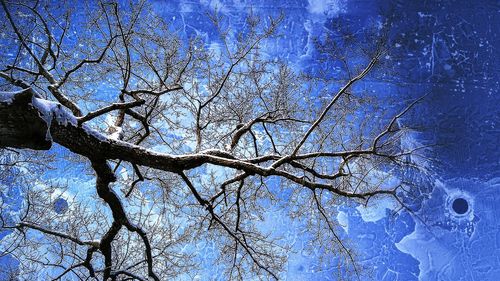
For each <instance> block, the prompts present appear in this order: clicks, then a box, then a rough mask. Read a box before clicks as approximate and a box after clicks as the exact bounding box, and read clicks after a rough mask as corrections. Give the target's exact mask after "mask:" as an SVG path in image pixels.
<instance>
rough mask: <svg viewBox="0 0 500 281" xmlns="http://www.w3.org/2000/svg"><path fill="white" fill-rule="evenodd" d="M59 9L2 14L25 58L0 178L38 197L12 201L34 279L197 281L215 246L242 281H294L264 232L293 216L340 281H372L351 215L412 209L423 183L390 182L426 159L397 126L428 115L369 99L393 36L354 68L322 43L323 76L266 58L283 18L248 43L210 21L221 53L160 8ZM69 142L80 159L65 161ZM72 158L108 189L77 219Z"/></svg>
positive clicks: (270, 21)
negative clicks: (353, 239) (381, 204)
mask: <svg viewBox="0 0 500 281" xmlns="http://www.w3.org/2000/svg"><path fill="white" fill-rule="evenodd" d="M53 2H54V1H47V2H44V1H36V3H23V2H16V1H14V2H7V1H5V0H1V4H2V8H3V15H4V16H5V21H4V22H3V25H4V26H2V30H4V33H3V34H2V36H3V39H2V43H3V46H2V48H4V49H5V53H10V54H12V56H7V55H5V56H2V57H1V69H2V70H1V71H0V77H1V79H2V81H3V82H2V83H3V84H2V86H1V87H2V88H3V91H4V92H2V94H1V96H0V97H1V98H0V132H1V135H2V136H1V138H0V146H1V147H4V148H5V149H4V150H3V151H2V153H3V156H4V157H3V160H2V164H1V165H2V166H1V168H2V173H8V172H9V173H16V172H17V177H15V178H16V180H24V181H25V185H24V186H25V188H24V189H23V190H24V191H23V198H24V201H23V204H22V208H21V210H20V211H17V212H16V213H13V212H7V211H6V210H7V206H6V204H5V202H3V201H2V204H3V205H2V210H3V211H2V229H3V230H9V231H11V232H10V234H9V236H7V237H6V238H5V239H3V240H2V242H1V243H2V251H3V253H4V254H10V255H12V256H13V257H15V258H16V259H17V260H18V261H19V266H18V269H17V270H18V271H17V273H18V276H19V277H20V278H22V279H28V278H30V276H35V277H36V276H39V274H40V272H42V270H45V269H47V268H50V269H51V270H52V271H43V272H46V273H45V274H47V275H49V276H48V278H52V279H53V280H59V279H64V278H70V277H71V278H75V279H85V280H88V278H89V277H90V278H91V279H92V278H94V279H103V280H108V279H111V280H130V279H137V280H149V279H152V280H167V279H170V278H180V279H183V278H184V279H192V278H194V276H195V274H196V272H197V270H198V269H199V267H200V264H199V258H197V257H196V255H197V253H196V245H199V244H200V243H203V242H210V243H213V244H214V245H215V247H214V248H215V249H216V252H215V253H214V254H213V261H212V262H213V263H214V264H220V265H221V268H222V269H223V270H224V274H225V275H226V276H227V278H228V279H231V280H232V279H237V280H241V279H248V278H249V277H255V276H258V277H259V279H280V276H281V274H282V272H283V270H284V268H283V266H284V265H285V264H286V257H287V255H288V253H289V252H290V251H292V250H293V249H292V248H293V247H292V246H291V244H290V243H289V242H287V240H286V239H285V238H286V237H284V235H283V230H279V229H273V228H272V227H271V228H269V227H267V228H266V227H265V226H264V224H266V223H267V224H269V223H270V222H269V219H266V215H267V214H268V212H270V211H278V210H279V211H282V212H283V213H285V214H287V216H288V217H289V219H290V220H297V221H300V222H301V225H303V227H304V229H305V230H306V231H307V232H308V233H309V234H310V237H312V238H311V241H312V242H311V248H314V247H318V248H321V249H322V250H321V251H322V254H323V256H325V257H331V256H332V255H333V256H335V257H337V258H338V259H337V260H338V263H339V266H340V272H343V273H348V272H351V273H355V274H357V275H358V276H359V274H362V273H361V272H360V269H359V267H358V266H357V264H356V261H355V256H354V253H353V251H352V249H351V247H349V245H348V241H344V240H343V239H341V237H340V235H339V234H338V230H339V225H338V223H337V222H336V221H335V220H334V219H333V218H334V217H335V214H336V212H337V211H336V207H337V206H339V205H341V204H350V203H351V202H355V203H359V202H361V203H365V204H366V203H367V202H368V200H370V199H371V198H372V197H376V196H390V197H393V198H395V199H396V200H398V201H399V202H401V201H400V197H399V196H400V191H401V192H402V188H404V187H405V186H407V184H406V183H404V182H403V181H397V182H396V183H395V181H394V180H392V178H393V176H394V174H395V173H397V171H401V170H402V169H406V168H407V167H408V166H411V165H412V163H411V162H410V161H408V157H407V156H408V155H410V154H412V153H415V151H416V150H417V149H418V148H413V149H411V150H408V149H403V148H401V147H400V146H398V145H397V142H398V141H399V139H400V138H401V137H402V136H403V135H404V133H405V130H404V128H400V127H398V124H399V123H398V121H399V119H400V118H401V117H402V115H403V114H405V113H406V112H407V111H408V110H409V109H410V108H411V107H412V106H413V105H414V104H415V103H416V101H415V102H407V104H406V106H403V107H401V108H400V110H398V111H395V110H388V111H385V110H383V107H380V106H379V105H380V103H379V101H377V99H376V98H375V96H374V95H373V94H372V93H366V92H364V91H363V88H362V87H359V85H361V83H362V82H361V81H362V80H364V79H367V78H369V77H371V78H373V79H375V78H377V77H380V75H383V74H382V73H383V72H384V68H383V67H380V66H379V63H380V61H381V60H382V59H383V56H384V48H383V47H384V43H383V40H381V39H380V38H383V35H382V34H380V32H379V34H378V35H379V36H377V37H375V38H370V40H368V41H367V42H366V44H362V46H361V45H359V46H357V47H359V48H354V47H352V48H353V49H351V50H354V49H356V50H358V53H356V55H355V59H354V58H353V59H350V57H349V56H351V55H353V54H352V53H350V52H348V51H346V52H340V51H339V50H342V49H343V50H348V48H349V46H342V44H337V43H336V42H335V39H331V40H330V41H329V40H326V41H323V45H322V48H320V49H321V50H322V53H323V55H324V56H323V57H324V58H326V59H327V60H328V61H329V62H335V63H337V65H338V67H335V68H333V67H332V68H326V69H325V70H326V71H325V72H324V73H316V75H314V76H312V75H302V74H300V73H297V72H295V71H294V70H293V69H292V68H291V67H290V66H288V65H287V64H286V63H284V62H282V61H279V60H278V61H276V60H274V59H272V58H270V57H269V56H268V55H266V54H265V52H263V51H262V48H261V46H262V45H263V44H266V42H272V40H275V37H274V36H276V35H277V34H276V30H277V29H278V27H279V23H280V21H281V20H282V18H283V17H282V16H279V17H276V18H272V17H270V18H262V17H259V16H256V15H254V14H251V13H250V14H249V15H248V17H247V19H246V21H245V22H244V23H243V24H242V25H243V28H242V29H241V30H233V29H230V28H229V25H228V23H227V20H226V19H225V18H223V17H221V16H219V15H218V14H216V13H215V14H212V15H211V16H210V18H211V19H212V22H213V24H214V30H217V32H218V35H219V36H220V38H219V40H218V41H217V42H218V44H216V46H215V47H213V45H212V48H210V47H209V45H208V44H207V43H208V42H205V41H204V40H202V38H199V37H197V38H196V37H195V38H185V36H184V35H182V34H178V33H176V32H175V30H174V29H173V28H172V27H171V26H169V25H168V23H167V22H165V21H164V20H163V19H162V18H161V17H158V16H157V15H155V14H154V13H152V8H151V7H150V6H149V4H148V3H147V2H145V1H138V2H135V1H134V2H133V3H128V4H124V3H114V2H97V3H92V4H88V6H87V7H85V9H83V10H80V9H79V10H78V12H72V9H73V7H71V6H72V5H71V4H74V3H67V4H54V3H53ZM54 5H59V6H54ZM332 38H333V37H332ZM346 39H348V36H344V37H342V40H343V41H342V42H344V43H345V42H348V41H346ZM360 116H363V117H360ZM54 144H58V145H59V146H61V147H64V148H66V149H68V150H69V151H71V153H66V154H65V156H61V154H57V153H56V154H51V153H50V150H49V149H50V148H51V147H52V146H53V145H54ZM34 150H42V151H41V152H35V151H34ZM45 150H48V151H47V152H44V151H45ZM58 157H65V159H64V160H61V161H65V163H69V165H80V166H82V165H83V167H84V168H85V170H84V171H88V173H89V174H93V176H94V177H95V181H94V182H93V184H92V188H93V189H92V190H95V193H93V192H90V191H92V190H89V192H88V194H90V195H88V197H87V198H86V200H81V198H79V197H77V196H75V197H74V198H73V199H72V200H71V203H70V204H69V206H67V207H65V208H67V209H65V210H64V212H54V210H53V209H54V207H53V206H54V202H55V200H56V199H57V198H59V197H60V196H59V195H60V194H59V195H57V194H55V190H66V189H68V188H69V185H71V184H70V183H61V182H57V181H55V180H47V179H46V178H44V177H41V176H42V175H43V174H44V173H46V172H47V171H49V170H50V169H53V168H52V167H51V163H52V161H56V160H57V158H58ZM123 173H127V174H128V175H130V176H128V177H121V176H120V177H117V175H118V174H123ZM2 177H3V178H4V179H5V178H7V176H6V175H4V174H2ZM73 188H75V187H73ZM81 188H89V187H88V186H85V185H83V186H82V187H81ZM102 203H104V204H102ZM47 272H51V273H47ZM37 274H38V275H37Z"/></svg>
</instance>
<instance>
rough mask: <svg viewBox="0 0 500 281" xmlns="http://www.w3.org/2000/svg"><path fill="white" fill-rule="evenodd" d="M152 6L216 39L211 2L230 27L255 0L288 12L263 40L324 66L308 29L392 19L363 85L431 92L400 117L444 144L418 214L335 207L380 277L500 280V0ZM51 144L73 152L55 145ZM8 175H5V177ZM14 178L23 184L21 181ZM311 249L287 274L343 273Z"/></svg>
mask: <svg viewBox="0 0 500 281" xmlns="http://www.w3.org/2000/svg"><path fill="white" fill-rule="evenodd" d="M154 7H155V8H156V9H157V12H158V13H159V14H161V15H162V16H163V17H165V19H168V20H170V21H171V22H172V24H173V26H175V27H178V28H179V29H180V30H181V33H182V34H183V35H184V36H186V37H188V36H190V35H192V34H198V35H202V36H204V37H205V38H206V39H207V41H208V42H212V43H216V41H217V39H216V38H215V36H214V32H213V30H212V29H211V25H210V24H208V21H209V20H208V19H207V18H206V15H205V12H204V11H206V10H210V9H215V8H216V9H217V10H219V11H220V12H221V13H222V14H224V15H226V16H227V17H228V19H229V23H230V24H231V25H232V26H234V28H238V25H239V24H241V18H242V15H243V14H244V13H245V12H246V11H248V9H249V8H250V7H251V8H252V9H254V10H255V12H256V13H258V14H260V15H263V16H265V15H276V14H278V13H279V12H280V11H283V12H284V13H285V19H284V22H283V23H282V25H281V27H280V32H281V33H282V34H283V36H282V37H280V38H279V39H277V40H273V41H270V42H268V43H266V44H265V46H264V51H265V52H266V53H267V54H268V55H269V56H276V57H277V58H279V59H281V60H285V61H287V62H288V63H289V64H290V65H292V66H293V67H294V68H296V69H297V70H306V71H315V67H317V65H316V63H315V61H316V60H317V59H318V57H317V56H318V54H317V53H315V51H314V50H313V47H312V46H311V44H312V38H313V37H315V36H321V35H322V34H323V33H324V32H328V28H329V27H330V26H331V24H332V23H334V22H344V23H347V24H349V26H350V27H351V28H352V29H353V30H356V29H363V28H367V27H370V26H373V25H374V24H376V23H377V22H383V21H384V20H389V21H390V22H391V23H392V27H391V29H390V33H389V37H390V40H389V44H390V47H391V48H392V49H393V56H392V57H390V58H387V60H388V63H389V64H390V65H391V66H390V67H391V69H392V70H393V72H394V74H395V75H394V76H391V77H387V81H389V82H387V81H380V80H372V81H367V82H366V83H365V84H363V87H366V88H367V89H375V90H377V92H381V93H383V94H382V95H386V96H391V97H396V98H399V99H401V100H403V101H405V100H409V99H411V98H414V97H418V96H421V95H423V94H427V93H428V94H429V95H428V96H427V98H426V99H425V100H424V102H423V103H422V104H420V105H419V106H418V107H416V109H415V111H414V112H413V113H412V114H411V115H410V116H409V117H408V119H407V120H405V121H404V122H406V123H411V124H416V127H418V130H417V131H416V133H415V134H412V135H411V136H408V138H409V139H408V140H406V141H408V142H410V143H411V142H416V143H425V144H438V145H439V146H436V147H434V148H433V150H432V157H433V160H431V161H430V163H427V165H429V168H430V171H431V173H430V174H428V175H426V176H425V177H419V176H414V178H413V180H414V181H415V182H416V183H418V186H419V189H418V191H417V192H416V193H414V194H410V195H409V197H408V198H407V200H408V202H409V203H410V204H411V206H412V210H413V212H414V213H413V214H410V213H408V212H406V211H405V210H402V211H399V212H397V213H395V212H394V211H395V209H396V210H397V208H396V207H394V206H395V204H393V203H392V202H389V201H384V200H382V201H379V202H377V204H376V205H373V206H371V208H368V209H365V208H363V207H356V206H339V207H338V211H339V216H337V218H336V219H337V220H339V222H340V223H341V224H345V227H344V228H343V229H344V233H343V234H342V235H343V237H346V238H348V239H349V240H350V241H351V242H352V244H353V245H356V246H357V251H358V253H359V258H360V260H361V262H362V264H363V266H366V267H367V268H372V269H373V273H372V276H373V278H374V280H383V281H389V280H402V281H409V280H423V281H427V280H429V281H431V280H484V281H490V280H491V281H495V280H500V260H499V259H498V258H497V257H498V256H500V222H499V221H498V219H497V218H498V215H500V210H499V209H498V207H497V205H498V204H499V203H500V196H499V195H498V192H497V190H498V189H499V188H500V160H499V159H500V149H499V145H500V128H499V127H498V126H500V124H499V122H500V107H499V106H498V104H499V103H500V93H499V88H500V85H499V83H500V82H499V81H500V69H499V68H498V65H500V55H498V47H499V46H500V35H499V34H498V33H499V32H500V31H498V30H499V27H500V3H499V2H498V1H496V2H495V1H476V2H474V3H470V2H469V1H464V0H461V1H443V2H438V1H410V0H407V1H362V0H309V1H305V0H304V1H300V0H296V1H290V0H282V1H263V0H262V1H243V0H242V1H226V0H217V1H215V0H212V1H210V0H201V1H183V0H175V1H154ZM212 46H215V45H212ZM391 106H392V105H390V104H388V105H387V107H388V108H389V107H391ZM52 153H55V154H56V155H58V154H64V153H67V151H64V150H63V149H59V148H55V149H54V150H53V152H52ZM55 165H56V166H57V165H61V166H62V165H67V163H64V161H61V163H59V162H56V164H55ZM59 168H61V167H59ZM78 171H80V170H79V167H71V168H69V169H68V170H67V173H66V174H65V175H64V179H57V178H56V177H57V174H58V172H57V171H53V172H51V173H48V174H47V175H46V177H47V178H51V179H52V180H56V181H57V180H64V181H66V182H68V183H69V184H70V185H72V184H73V185H76V184H78V185H79V186H85V185H89V186H90V185H91V184H92V182H91V178H86V177H76V175H77V174H78ZM54 178H55V179H54ZM1 180H2V182H1V183H2V184H3V185H9V179H1ZM9 188H10V189H11V190H14V191H12V192H15V186H14V185H12V186H10V187H9ZM4 196H5V195H4ZM457 198H463V199H465V200H466V201H467V202H468V210H467V212H466V213H465V214H457V212H455V211H454V210H453V208H452V206H453V202H454V200H455V199H457ZM269 219H270V220H277V221H279V222H280V223H281V225H282V227H283V228H284V229H283V231H284V232H286V233H287V235H288V237H289V238H290V239H291V240H293V239H297V238H296V233H294V232H293V227H291V226H293V224H290V223H289V222H287V221H284V220H283V218H282V215H280V214H279V213H276V214H275V213H273V212H270V218H269ZM290 225H291V226H290ZM286 227H289V228H290V229H286ZM301 239H302V238H301ZM300 243H301V242H300V241H299V242H297V244H296V245H298V247H299V248H300ZM207 245H208V244H207ZM209 246H210V245H208V246H207V248H206V249H205V250H206V251H210V247H209ZM315 258H316V256H315V255H314V253H313V254H311V253H306V252H301V251H300V250H299V252H298V254H296V255H293V256H291V257H290V261H289V264H288V267H287V273H286V279H287V280H335V278H334V277H332V272H333V271H334V269H331V268H320V267H318V265H317V261H316V260H315ZM1 262H2V263H4V264H6V263H7V262H8V261H6V259H2V260H1ZM206 267H207V270H206V275H205V276H202V277H201V278H202V279H203V280H205V279H207V278H209V277H208V276H212V277H213V275H212V274H213V270H214V269H213V268H211V265H210V264H208V263H207V264H206Z"/></svg>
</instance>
